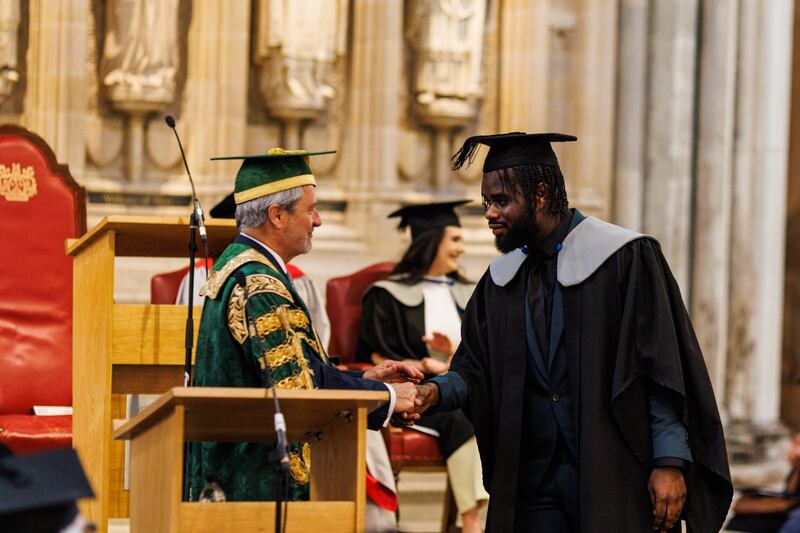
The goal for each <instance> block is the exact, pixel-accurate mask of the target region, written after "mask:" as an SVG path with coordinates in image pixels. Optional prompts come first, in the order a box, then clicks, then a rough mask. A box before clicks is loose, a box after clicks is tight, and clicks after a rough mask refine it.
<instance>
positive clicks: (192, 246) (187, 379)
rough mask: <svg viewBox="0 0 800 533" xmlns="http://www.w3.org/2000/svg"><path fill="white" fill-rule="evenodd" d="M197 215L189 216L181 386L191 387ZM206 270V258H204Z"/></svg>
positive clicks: (193, 212) (193, 213)
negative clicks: (187, 278)
mask: <svg viewBox="0 0 800 533" xmlns="http://www.w3.org/2000/svg"><path fill="white" fill-rule="evenodd" d="M197 226H198V224H197V215H196V214H195V211H194V210H192V214H191V215H190V216H189V301H188V302H187V303H188V312H187V316H186V342H185V343H184V344H185V346H186V357H185V359H184V363H183V386H184V387H189V386H190V385H191V375H192V347H193V346H194V262H195V256H196V255H197V237H196V235H195V232H196V231H197ZM206 268H208V258H206Z"/></svg>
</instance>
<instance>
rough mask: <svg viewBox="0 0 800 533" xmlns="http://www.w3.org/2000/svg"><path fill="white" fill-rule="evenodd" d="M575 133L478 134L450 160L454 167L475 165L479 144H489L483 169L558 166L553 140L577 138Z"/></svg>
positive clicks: (563, 140)
mask: <svg viewBox="0 0 800 533" xmlns="http://www.w3.org/2000/svg"><path fill="white" fill-rule="evenodd" d="M577 140H578V138H577V137H575V136H573V135H565V134H563V133H523V132H519V131H517V132H512V133H498V134H495V135H475V136H473V137H469V138H468V139H467V140H466V141H464V145H463V146H462V147H461V149H460V150H459V151H458V152H456V153H455V154H454V155H453V157H452V158H451V159H450V162H451V163H452V164H453V170H458V169H459V168H461V167H463V166H464V165H465V164H472V161H473V160H474V159H475V154H476V152H477V150H478V146H479V145H481V144H485V145H486V146H488V147H489V153H488V154H486V159H485V160H484V162H483V171H484V172H490V171H492V170H498V169H501V168H508V167H518V166H522V165H550V166H555V167H557V166H558V159H557V158H556V154H555V152H554V151H553V148H552V146H550V143H554V142H569V141H577Z"/></svg>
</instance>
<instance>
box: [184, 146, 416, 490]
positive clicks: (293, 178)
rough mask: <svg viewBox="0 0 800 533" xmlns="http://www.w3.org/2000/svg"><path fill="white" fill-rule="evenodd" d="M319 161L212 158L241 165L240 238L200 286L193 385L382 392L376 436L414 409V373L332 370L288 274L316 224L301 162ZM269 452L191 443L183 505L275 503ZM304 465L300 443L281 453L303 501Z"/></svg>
mask: <svg viewBox="0 0 800 533" xmlns="http://www.w3.org/2000/svg"><path fill="white" fill-rule="evenodd" d="M323 153H332V152H316V153H309V152H304V151H286V150H282V149H279V148H278V149H271V150H270V151H269V152H267V153H266V154H262V155H257V156H241V157H232V158H219V159H244V163H243V164H242V167H241V168H240V170H239V172H238V174H237V176H236V186H235V189H234V199H235V201H236V223H237V226H238V227H239V230H240V232H241V233H240V235H239V236H238V237H237V238H236V240H235V241H234V242H233V244H231V245H230V246H228V247H227V248H226V249H225V251H224V252H223V253H222V255H221V256H220V258H219V259H218V260H217V261H216V263H215V264H214V268H213V271H212V272H211V273H210V274H209V279H208V281H207V283H206V285H205V287H204V288H203V293H204V294H205V296H206V299H205V303H204V306H203V315H202V319H201V322H200V333H199V337H198V342H197V354H196V360H195V370H194V381H193V382H194V384H195V385H197V386H221V387H269V386H270V385H274V386H275V387H276V388H277V389H317V388H327V389H352V390H377V391H387V390H388V391H389V393H390V401H389V402H387V403H386V404H384V405H383V406H382V407H379V408H378V409H376V410H375V411H373V412H372V413H370V415H369V418H368V426H369V427H370V429H376V428H379V427H382V426H383V425H385V424H386V423H387V422H388V419H389V417H390V416H391V415H392V413H393V412H410V411H412V410H413V407H414V400H415V398H416V388H415V386H414V382H416V381H418V380H419V379H420V378H421V377H422V374H421V373H420V372H419V371H417V370H415V369H414V368H412V367H410V366H409V365H406V364H404V363H398V362H396V361H387V362H386V364H382V365H379V366H377V367H375V368H373V369H372V370H369V371H367V372H365V373H363V374H361V373H355V372H344V371H340V370H338V369H337V368H336V367H334V366H333V365H332V364H331V363H330V361H329V360H328V357H327V355H326V353H325V349H324V347H323V346H322V343H321V342H320V340H319V337H318V336H317V333H316V331H315V329H314V325H313V324H312V321H311V318H310V316H309V313H308V309H307V308H306V306H305V303H304V302H303V300H302V299H301V298H300V296H299V295H298V294H297V291H296V290H295V288H294V286H293V284H292V279H291V276H290V275H289V274H288V273H287V271H286V263H288V262H289V261H291V260H292V259H293V258H294V257H296V256H298V255H300V254H304V253H308V252H309V251H310V250H311V239H312V235H313V231H314V228H316V227H318V226H319V225H320V224H321V221H320V217H319V213H318V212H317V208H316V196H315V191H314V187H315V179H314V175H313V174H312V173H311V170H310V168H309V166H308V157H309V156H312V155H320V154H323ZM237 272H241V275H240V274H237ZM242 275H243V276H242ZM237 278H239V279H244V280H246V289H247V295H248V298H249V303H248V305H247V306H245V289H244V288H243V287H242V286H241V285H240V284H239V283H238V282H237ZM252 325H254V327H251V326H252ZM382 382H383V383H382ZM274 449H275V443H255V442H252V443H251V442H242V443H234V442H230V443H228V442H194V443H191V445H190V450H189V454H188V458H187V465H186V478H187V482H186V495H185V496H186V499H187V500H191V501H197V500H198V499H201V498H202V497H203V495H202V494H201V493H202V492H203V489H204V487H205V488H208V487H213V488H214V490H215V492H216V493H217V494H218V492H219V490H221V491H222V492H223V493H224V495H225V498H226V499H227V500H229V501H259V500H273V499H275V496H276V494H275V466H274V464H273V463H272V461H271V460H270V453H271V452H272V451H273V450H274ZM310 460H311V457H310V450H309V445H308V444H307V443H302V442H296V443H291V444H290V445H289V474H290V476H289V483H288V497H289V499H290V500H304V499H308V497H309V487H310V482H311V479H310V472H311V469H310Z"/></svg>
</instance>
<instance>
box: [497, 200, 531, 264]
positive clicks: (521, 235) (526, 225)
mask: <svg viewBox="0 0 800 533" xmlns="http://www.w3.org/2000/svg"><path fill="white" fill-rule="evenodd" d="M520 219H521V220H518V221H517V222H515V223H513V224H509V225H508V226H507V227H506V234H505V235H497V236H496V237H495V238H494V246H495V248H497V249H498V250H499V251H500V253H503V254H507V253H509V252H513V251H514V250H516V249H517V248H519V247H521V246H524V245H526V244H528V243H530V242H532V241H533V240H534V239H535V238H536V235H537V234H538V233H539V225H538V224H537V223H536V213H535V212H534V211H533V210H532V209H528V210H526V212H525V213H524V214H523V216H522V217H520Z"/></svg>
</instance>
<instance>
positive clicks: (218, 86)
mask: <svg viewBox="0 0 800 533" xmlns="http://www.w3.org/2000/svg"><path fill="white" fill-rule="evenodd" d="M243 4H244V5H243V6H242V7H241V8H240V9H231V7H230V5H229V3H228V2H225V1H224V0H204V1H203V2H194V3H193V4H192V22H191V25H190V27H189V37H188V39H189V46H188V50H189V56H188V60H187V61H188V65H187V81H186V100H185V102H184V105H183V109H182V111H181V115H180V119H181V125H182V129H181V134H182V135H183V138H184V139H185V140H184V143H185V145H186V152H187V154H186V156H187V158H188V160H189V166H190V168H191V170H192V176H193V177H194V179H195V181H196V182H197V184H198V188H199V189H200V190H199V191H198V193H199V194H200V195H201V196H205V195H209V196H213V197H214V198H213V199H218V198H219V197H221V196H223V195H224V194H227V193H228V192H230V191H231V190H232V189H233V176H234V175H235V173H236V171H237V169H238V168H239V166H240V165H241V162H240V161H209V158H210V157H213V156H215V155H239V154H244V153H245V152H246V149H247V143H246V135H247V86H248V85H247V84H248V79H249V57H250V49H249V46H250V8H249V5H250V3H249V2H245V3H243ZM264 148H265V149H266V147H264ZM187 186H188V184H187ZM206 203H207V204H208V202H206ZM210 207H211V205H207V206H206V211H208V209H209V208H210Z"/></svg>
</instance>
